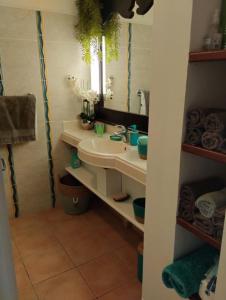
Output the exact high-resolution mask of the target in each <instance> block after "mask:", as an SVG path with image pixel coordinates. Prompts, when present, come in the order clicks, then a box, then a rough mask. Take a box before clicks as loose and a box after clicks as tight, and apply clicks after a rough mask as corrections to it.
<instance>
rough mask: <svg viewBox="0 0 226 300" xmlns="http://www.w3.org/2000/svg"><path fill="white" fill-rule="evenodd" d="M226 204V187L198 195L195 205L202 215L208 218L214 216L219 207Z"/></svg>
mask: <svg viewBox="0 0 226 300" xmlns="http://www.w3.org/2000/svg"><path fill="white" fill-rule="evenodd" d="M225 205H226V188H224V189H222V190H219V191H215V192H211V193H207V194H204V195H201V196H200V197H198V199H197V200H196V202H195V206H196V207H197V208H198V209H199V211H200V213H201V215H203V216H204V217H206V218H209V219H210V218H212V217H213V216H214V213H215V211H216V209H217V208H220V207H222V206H225Z"/></svg>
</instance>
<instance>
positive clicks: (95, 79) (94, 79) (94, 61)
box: [90, 44, 101, 95]
mask: <svg viewBox="0 0 226 300" xmlns="http://www.w3.org/2000/svg"><path fill="white" fill-rule="evenodd" d="M90 52H91V66H90V67H91V90H93V91H95V92H96V93H97V94H98V95H99V94H100V92H101V91H100V61H99V57H98V54H97V53H96V51H95V49H94V47H93V45H92V44H91V46H90Z"/></svg>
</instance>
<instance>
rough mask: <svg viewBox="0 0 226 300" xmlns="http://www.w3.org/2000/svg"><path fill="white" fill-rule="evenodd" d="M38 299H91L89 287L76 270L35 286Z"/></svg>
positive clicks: (92, 297)
mask: <svg viewBox="0 0 226 300" xmlns="http://www.w3.org/2000/svg"><path fill="white" fill-rule="evenodd" d="M35 289H36V292H37V294H38V296H39V300H63V299H66V300H91V299H94V296H93V295H92V293H91V291H90V289H89V288H88V286H87V284H86V283H85V281H84V279H83V278H82V277H81V275H80V274H79V272H78V271H76V270H71V271H68V272H65V273H63V274H61V275H59V276H57V277H54V278H51V279H49V280H46V281H44V282H42V283H39V284H38V285H36V286H35Z"/></svg>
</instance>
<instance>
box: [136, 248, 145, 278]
mask: <svg viewBox="0 0 226 300" xmlns="http://www.w3.org/2000/svg"><path fill="white" fill-rule="evenodd" d="M143 249H144V244H143V243H140V244H139V246H138V249H137V278H138V280H139V281H140V282H142V281H143V261H144V257H143V252H144V250H143Z"/></svg>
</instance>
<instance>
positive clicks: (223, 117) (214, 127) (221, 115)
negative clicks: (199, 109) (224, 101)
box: [204, 111, 226, 133]
mask: <svg viewBox="0 0 226 300" xmlns="http://www.w3.org/2000/svg"><path fill="white" fill-rule="evenodd" d="M204 127H205V130H206V131H209V132H216V133H221V132H223V131H224V130H225V129H226V112H225V111H220V112H215V113H211V114H209V115H208V116H207V117H206V118H205V122H204Z"/></svg>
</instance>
